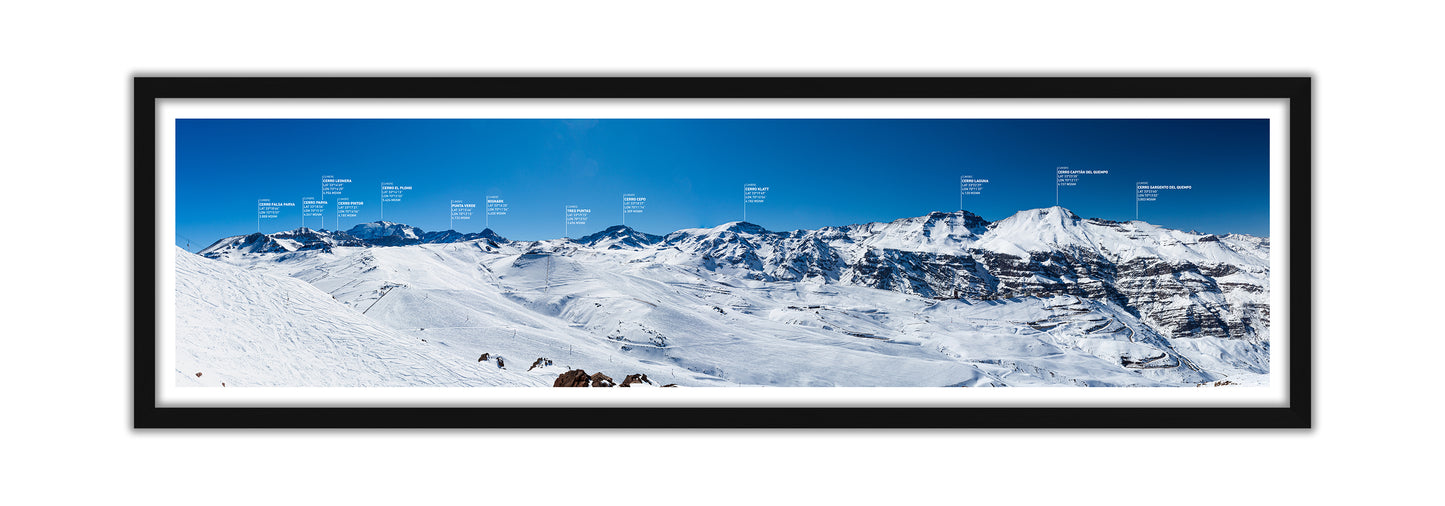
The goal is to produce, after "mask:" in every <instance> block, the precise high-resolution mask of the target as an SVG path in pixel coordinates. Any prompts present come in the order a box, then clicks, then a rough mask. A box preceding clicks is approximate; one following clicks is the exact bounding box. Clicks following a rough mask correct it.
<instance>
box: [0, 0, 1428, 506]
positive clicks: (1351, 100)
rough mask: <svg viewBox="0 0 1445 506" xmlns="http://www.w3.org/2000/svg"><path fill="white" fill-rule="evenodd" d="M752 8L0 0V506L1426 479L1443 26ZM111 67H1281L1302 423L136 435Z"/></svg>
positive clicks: (934, 8)
mask: <svg viewBox="0 0 1445 506" xmlns="http://www.w3.org/2000/svg"><path fill="white" fill-rule="evenodd" d="M514 3H515V4H519V5H520V4H522V2H507V3H506V4H514ZM784 4H785V3H784V2H778V1H772V2H753V1H744V2H729V3H711V4H707V5H692V4H688V6H684V5H683V3H681V2H606V3H604V2H595V3H593V2H568V1H564V2H546V3H542V2H538V3H537V5H535V6H530V7H518V6H511V5H498V6H482V5H481V4H477V5H473V2H429V1H413V2H406V3H399V2H370V1H362V2H298V1H295V0H288V1H256V2H244V3H239V2H224V3H216V2H93V3H85V2H75V3H65V4H61V3H39V2H33V3H24V4H22V3H12V4H7V6H6V7H5V8H3V10H0V12H3V15H0V19H3V20H4V21H3V22H0V25H3V29H0V48H3V50H0V54H3V57H0V68H3V72H4V79H3V80H0V87H3V90H0V91H3V100H4V106H3V108H0V111H3V118H4V121H3V122H0V129H3V131H4V135H3V137H0V139H3V144H0V167H3V168H4V169H5V174H6V179H8V181H9V183H8V184H6V185H5V191H4V193H3V195H5V198H3V199H0V202H3V205H4V217H5V219H6V220H7V222H8V223H7V226H6V227H5V228H6V230H5V232H4V234H3V237H4V246H3V248H0V255H3V259H0V260H3V263H0V265H4V266H5V269H4V270H3V271H0V273H3V274H0V279H3V281H4V286H5V288H6V290H5V292H6V297H5V298H6V304H5V305H4V306H3V307H4V308H5V310H4V318H5V320H6V323H7V325H6V327H7V328H8V329H9V331H8V332H5V333H4V335H3V339H4V341H3V343H4V344H3V346H0V350H3V354H0V357H3V360H0V388H3V395H0V406H3V407H4V408H3V416H0V424H3V431H0V438H3V439H0V441H3V444H0V448H3V449H0V453H3V455H4V457H3V458H0V462H3V463H4V467H5V468H6V470H5V472H3V473H0V494H3V495H4V496H7V497H17V498H21V499H28V500H25V501H19V502H15V503H16V504H25V503H31V502H45V503H56V504H62V503H73V502H74V503H79V502H82V501H83V502H86V503H93V502H102V501H104V502H108V503H109V502H117V501H125V500H128V499H129V500H147V499H149V501H147V502H151V503H155V504H192V505H210V504H257V503H281V504H295V503H303V502H305V503H313V504H337V503H363V504H373V503H393V504H424V503H428V502H433V501H436V500H445V499H453V500H456V501H461V502H465V503H489V502H504V501H505V502H512V503H516V502H523V501H526V502H531V501H536V502H556V501H568V502H573V503H576V504H586V505H591V504H611V503H622V502H628V503H639V504H641V503H664V504H671V503H678V502H688V503H703V504H736V503H743V504H751V503H759V502H762V503H767V502H773V501H772V500H771V499H775V498H781V497H784V496H790V495H798V494H805V495H809V496H813V498H814V500H810V501H809V503H812V502H821V501H823V500H842V501H847V502H855V501H857V502H862V501H867V502H870V503H879V504H893V503H899V502H916V501H919V500H933V501H938V502H945V503H982V502H998V501H1020V502H1026V503H1039V502H1044V501H1050V502H1055V503H1061V504H1079V503H1083V504H1093V503H1113V502H1119V501H1133V500H1150V501H1153V500H1163V501H1169V502H1176V501H1182V502H1185V503H1216V504H1224V503H1228V504H1235V503H1244V504H1286V502H1284V501H1286V500H1288V501H1290V503H1293V502H1294V501H1298V500H1307V501H1310V502H1312V503H1330V504H1336V503H1343V504H1349V503H1361V502H1364V501H1369V502H1370V503H1374V504H1390V503H1397V502H1401V501H1404V500H1406V499H1407V498H1409V497H1412V496H1416V495H1419V494H1424V493H1426V492H1430V490H1429V489H1427V487H1428V486H1430V485H1432V484H1434V482H1435V481H1436V480H1438V477H1437V476H1436V475H1437V474H1438V473H1436V472H1435V471H1438V470H1439V469H1440V467H1439V464H1438V453H1439V450H1441V449H1442V444H1441V437H1440V436H1439V435H1438V431H1436V430H1435V426H1436V425H1437V424H1438V419H1437V418H1435V415H1436V413H1437V412H1438V411H1439V410H1438V409H1435V403H1436V402H1437V401H1438V400H1439V398H1440V395H1439V393H1438V385H1437V382H1436V381H1435V380H1436V379H1437V378H1439V377H1440V375H1439V374H1438V373H1437V371H1436V369H1437V367H1438V363H1439V359H1440V356H1441V351H1442V350H1441V344H1440V343H1441V341H1442V340H1445V336H1442V335H1441V333H1440V331H1439V328H1438V326H1433V325H1430V324H1431V323H1432V322H1433V321H1434V320H1437V319H1438V315H1439V312H1440V309H1438V304H1439V302H1440V297H1438V296H1435V294H1436V293H1437V291H1438V289H1437V288H1436V287H1437V286H1438V282H1437V281H1436V280H1437V278H1439V276H1440V270H1439V269H1440V267H1439V263H1438V262H1437V261H1435V259H1434V257H1435V254H1434V253H1433V252H1432V251H1433V247H1434V246H1435V245H1436V244H1437V243H1438V236H1439V233H1438V231H1437V229H1438V227H1439V225H1440V220H1441V219H1442V218H1445V213H1441V212H1440V209H1441V207H1440V206H1439V205H1438V204H1437V203H1436V200H1438V199H1437V198H1436V197H1435V192H1433V191H1432V190H1433V189H1434V188H1435V187H1439V186H1440V185H1441V182H1442V181H1441V177H1440V175H1439V173H1440V170H1439V169H1440V162H1439V161H1438V158H1436V157H1434V156H1429V155H1433V153H1432V152H1429V151H1433V149H1434V148H1435V147H1436V146H1437V145H1438V140H1437V139H1438V137H1439V134H1440V133H1441V129H1440V127H1439V126H1438V123H1437V122H1438V118H1440V117H1441V115H1442V112H1445V111H1442V107H1441V99H1440V95H1439V94H1440V91H1439V89H1438V88H1439V87H1440V84H1441V82H1440V79H1439V77H1440V70H1439V65H1440V61H1439V56H1438V50H1439V48H1440V47H1442V46H1445V44H1442V40H1441V39H1442V37H1441V36H1440V35H1439V33H1440V32H1439V30H1438V27H1437V26H1436V25H1437V24H1438V17H1437V16H1433V15H1428V14H1427V13H1426V11H1425V10H1423V9H1421V8H1420V7H1418V5H1423V4H1424V3H1412V2H1373V3H1370V4H1368V6H1364V5H1362V6H1359V7H1354V8H1349V9H1347V8H1344V7H1335V6H1325V5H1323V4H1321V3H1315V2H1260V1H1258V0H1251V1H1243V2H1240V1H1221V2H1209V3H1198V2H1188V3H1162V2H1147V1H1140V2H1055V1H1043V2H1017V3H1013V2H989V3H988V4H986V5H983V6H977V7H970V6H962V5H952V4H951V3H946V2H908V1H902V2H899V1H895V2H888V3H886V4H885V3H882V2H811V3H798V4H793V3H787V4H786V5H784ZM134 73H146V74H170V73H181V74H209V73H256V74H314V73H327V74H335V73H341V74H375V73H393V74H394V73H404V74H469V75H470V74H508V75H556V74H619V73H633V74H684V73H685V74H717V73H725V74H797V73H806V74H827V75H833V74H836V75H857V74H868V75H874V74H883V75H914V74H930V75H940V74H950V75H954V74H962V75H994V74H1002V75H1020V74H1024V75H1036V74H1045V75H1055V74H1060V75H1072V74H1089V75H1093V74H1125V75H1134V74H1151V75H1152V74H1180V75H1189V74H1199V73H1210V74H1216V73H1218V74H1245V75H1255V74H1260V75H1264V74H1288V75H1299V74H1308V75H1313V76H1314V77H1315V78H1316V79H1317V82H1316V87H1315V91H1316V103H1317V106H1316V109H1315V111H1316V129H1315V133H1316V138H1315V144H1316V146H1317V147H1316V157H1317V158H1316V165H1315V178H1316V179H1315V180H1316V183H1315V186H1316V193H1315V198H1316V202H1317V204H1316V208H1315V223H1316V229H1315V237H1316V239H1315V246H1316V250H1315V251H1316V256H1315V262H1316V263H1315V269H1316V273H1317V274H1316V276H1315V288H1316V290H1315V292H1316V294H1315V295H1316V298H1315V306H1314V311H1315V314H1316V315H1317V316H1316V319H1315V321H1316V327H1315V336H1314V337H1315V343H1316V344H1315V348H1316V362H1315V364H1316V370H1317V374H1316V392H1317V393H1316V402H1317V406H1318V407H1317V410H1316V419H1317V422H1316V428H1315V429H1314V430H1311V431H1288V432H1269V431H1169V430H1155V431H1125V430H1115V431H1047V432H1039V431H892V432H874V431H811V432H708V431H628V432H607V431H587V432H523V433H518V432H507V431H406V432H367V431H311V432H277V431H227V432H222V431H176V432H136V431H133V430H131V429H129V426H130V423H131V421H130V404H129V403H130V390H129V389H130V381H129V377H130V371H131V368H130V352H129V349H130V339H131V333H130V330H129V326H130V322H131V315H130V310H131V309H130V306H129V301H130V298H131V297H130V286H131V278H130V275H129V273H130V271H131V266H132V264H131V262H132V258H131V256H130V254H129V251H130V247H131V242H130V237H129V231H130V230H131V229H132V226H133V225H132V223H131V222H130V217H129V208H130V206H131V199H130V194H129V192H130V177H131V172H130V171H131V166H130V144H129V143H130V137H129V132H130V127H131V124H130V115H129V114H130V113H129V108H130V101H129V100H130V96H129V92H130V90H129V79H130V76H131V75H132V74H134ZM596 423H601V424H606V421H605V420H601V421H597V422H596ZM1417 456H1418V458H1420V459H1423V460H1417ZM1430 495H1435V494H1433V493H1431V494H1430ZM6 502H10V501H6ZM127 502H129V501H127Z"/></svg>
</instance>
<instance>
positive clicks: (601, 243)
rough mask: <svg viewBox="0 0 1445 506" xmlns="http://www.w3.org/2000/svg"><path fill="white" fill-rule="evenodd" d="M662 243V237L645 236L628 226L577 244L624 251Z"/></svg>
mask: <svg viewBox="0 0 1445 506" xmlns="http://www.w3.org/2000/svg"><path fill="white" fill-rule="evenodd" d="M661 241H662V236H659V235H652V234H645V233H642V232H638V231H637V230H634V229H633V228H632V227H628V226H626V225H616V226H612V227H607V229H605V230H603V231H601V232H598V233H595V234H592V235H588V236H583V237H582V238H580V239H577V242H578V243H580V244H584V245H587V246H591V247H594V248H605V249H623V248H641V247H644V246H649V245H652V244H657V243H658V242H661Z"/></svg>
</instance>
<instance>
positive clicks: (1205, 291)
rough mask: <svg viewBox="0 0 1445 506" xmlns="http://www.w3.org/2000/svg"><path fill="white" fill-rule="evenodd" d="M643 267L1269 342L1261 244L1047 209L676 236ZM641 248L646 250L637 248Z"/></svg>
mask: <svg viewBox="0 0 1445 506" xmlns="http://www.w3.org/2000/svg"><path fill="white" fill-rule="evenodd" d="M662 245H663V246H665V247H666V248H665V249H667V250H668V251H658V252H657V253H656V254H654V255H653V256H652V257H650V259H652V260H655V261H664V262H667V263H673V264H684V265H686V264H692V265H699V266H701V267H703V268H705V269H708V270H726V271H730V272H733V273H738V272H741V273H744V275H745V276H746V277H749V278H752V279H758V280H764V281H815V282H825V283H841V284H848V285H857V286H866V287H870V288H877V289H881V290H890V291H896V292H902V293H908V294H914V295H919V296H924V297H932V298H939V299H950V298H969V299H983V300H989V299H1009V298H1017V297H1048V296H1054V295H1075V296H1079V297H1085V298H1090V299H1099V300H1108V301H1110V302H1113V303H1114V304H1117V305H1119V306H1120V307H1122V308H1124V309H1125V310H1126V311H1128V312H1130V313H1131V314H1133V315H1135V316H1137V317H1139V318H1141V319H1142V320H1143V321H1144V322H1146V323H1147V324H1149V325H1150V326H1152V327H1154V328H1155V330H1157V331H1159V332H1160V333H1161V334H1164V335H1166V336H1169V337H1175V338H1188V337H1200V336H1211V337H1222V338H1230V339H1251V340H1268V336H1269V292H1268V289H1269V288H1268V287H1269V263H1268V259H1269V240H1268V239H1267V238H1257V237H1251V236H1244V235H1230V236H1224V237H1220V236H1215V235H1209V234H1196V233H1190V232H1182V231H1178V230H1170V229H1165V228H1161V227H1157V226H1154V225H1150V224H1148V223H1144V222H1115V221H1108V220H1098V219H1083V218H1080V217H1078V216H1077V215H1074V214H1073V213H1072V212H1069V211H1068V210H1066V209H1063V208H1059V207H1055V208H1047V209H1037V210H1028V211H1021V212H1019V213H1018V214H1016V215H1015V216H1012V217H1010V218H1007V219H1005V220H1000V221H999V222H995V223H989V222H987V221H984V220H983V219H982V218H979V217H978V216H976V215H973V214H971V213H968V212H958V213H932V214H930V215H928V216H923V217H918V218H907V219H903V220H898V221H894V222H891V223H871V224H864V225H852V226H848V227H827V228H823V229H819V230H813V231H803V230H800V231H793V232H769V231H767V230H763V229H762V228H761V227H758V226H757V225H753V224H749V223H732V224H727V225H723V226H720V227H716V228H713V229H692V230H683V231H678V232H675V233H673V234H671V235H669V236H667V239H666V240H665V241H663V243H662ZM643 249H644V250H645V249H647V248H643Z"/></svg>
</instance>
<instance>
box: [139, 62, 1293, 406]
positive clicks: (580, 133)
mask: <svg viewBox="0 0 1445 506" xmlns="http://www.w3.org/2000/svg"><path fill="white" fill-rule="evenodd" d="M1310 86H1311V81H1310V79H1309V78H1308V77H1197V78H1196V77H1167V78H1142V77H1117V78H1113V77H1067V78H1064V77H1030V78H995V77H988V78H967V77H937V78H928V77H922V78H911V77H910V78H901V77H900V78H778V77H770V78H749V77H735V78H730V77H694V78H644V77H637V78H633V77H587V78H459V77H448V78H420V77H393V78H385V77H383V78H351V77H329V78H301V77H287V78H264V77H186V78H182V77H137V78H135V80H134V98H135V130H134V138H135V178H136V181H135V188H136V209H135V216H136V236H137V238H138V239H137V243H136V252H135V258H136V271H137V273H136V279H137V280H138V282H137V287H136V296H135V300H136V320H135V321H136V329H135V413H134V415H135V417H134V423H135V426H136V427H141V428H173V427H181V428H184V427H199V428H208V427H248V428H249V427H278V428H286V427H317V428H329V427H339V428H347V427H357V428H381V427H422V428H427V427H448V428H451V427H505V428H571V427H576V428H591V427H617V428H635V427H708V428H713V427H719V428H744V427H763V428H792V427H802V428H893V427H896V428H924V427H941V428H1034V427H1044V428H1094V427H1101V428H1126V427H1143V428H1212V427H1220V428H1223V427H1255V428H1271V427H1277V428H1306V427H1310V420H1311V418H1310V396H1311V376H1310V352H1309V350H1310V326H1309V325H1310V305H1309V294H1310V261H1309V260H1310V257H1309V254H1310V251H1309V244H1310V241H1309V234H1310V212H1309V211H1310V193H1309V192H1310V155H1311V151H1310V150H1311V140H1310V125H1311V119H1310V109H1311V106H1310V98H1311V93H1310V89H1311V88H1310ZM577 387H583V388H577Z"/></svg>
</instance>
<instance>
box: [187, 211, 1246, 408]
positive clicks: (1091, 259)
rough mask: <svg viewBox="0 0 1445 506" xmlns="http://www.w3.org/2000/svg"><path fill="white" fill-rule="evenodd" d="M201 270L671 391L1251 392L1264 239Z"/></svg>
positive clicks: (356, 255) (1025, 218)
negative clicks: (1043, 388)
mask: <svg viewBox="0 0 1445 506" xmlns="http://www.w3.org/2000/svg"><path fill="white" fill-rule="evenodd" d="M177 255H181V256H186V255H189V254H188V253H184V252H178V253H177ZM200 255H201V256H203V257H207V258H210V259H213V260H219V261H220V262H218V263H225V264H230V265H228V266H225V267H227V268H231V267H239V268H241V269H242V270H243V271H244V272H247V273H250V274H252V275H257V276H279V277H287V278H296V279H300V280H302V281H305V282H307V283H309V284H310V285H311V286H312V287H314V288H316V289H317V290H319V291H320V292H322V293H326V294H329V295H330V296H331V297H333V299H334V301H335V304H336V305H337V306H338V307H339V308H341V309H344V310H346V311H351V312H353V313H356V315H355V316H356V317H357V318H361V319H364V321H369V322H374V323H376V324H379V325H381V326H383V327H385V328H387V329H390V331H391V332H393V334H388V335H389V336H390V337H387V335H381V334H376V333H370V334H368V335H371V336H372V337H373V338H375V339H380V340H390V339H395V338H396V337H395V336H396V335H401V336H407V337H405V338H404V339H417V340H421V339H425V340H426V341H425V342H426V343H428V344H427V345H428V346H433V347H436V348H437V349H438V350H441V351H442V352H444V353H450V356H454V357H456V359H457V360H465V359H466V358H468V357H470V359H471V360H472V361H476V360H477V359H478V357H479V356H481V355H482V354H484V353H487V354H490V356H493V357H494V356H497V355H499V354H500V355H503V356H506V357H507V358H508V362H509V363H511V364H517V365H524V364H522V362H524V361H525V362H526V363H528V364H530V363H533V362H534V361H536V360H535V359H547V360H548V361H551V362H557V363H558V365H556V366H552V367H566V369H562V371H565V370H567V369H574V368H586V369H588V370H589V371H596V370H604V371H607V373H608V375H609V376H612V377H617V378H620V377H621V375H628V374H633V373H644V374H647V375H648V376H649V377H651V378H653V379H660V380H662V381H663V382H666V383H676V384H679V385H682V386H694V385H783V386H815V385H816V386H823V385H846V386H894V385H896V386H950V385H957V386H986V385H993V386H1014V385H1094V386H1171V385H1172V386H1193V385H1196V384H1214V383H1215V382H1221V383H1222V382H1224V381H1228V383H1229V384H1246V385H1258V384H1264V383H1267V381H1268V372H1269V239H1268V238H1259V237H1253V236H1247V235H1224V236H1218V235H1210V234H1198V233H1191V232H1183V231H1179V230H1171V229H1166V228H1162V227H1158V226H1155V225H1151V224H1148V223H1145V222H1140V221H1131V222H1114V221H1107V220H1099V219H1084V218H1080V217H1079V216H1077V215H1075V214H1074V213H1072V212H1070V211H1068V210H1067V209H1064V208H1062V207H1051V208H1044V209H1033V210H1025V211H1020V212H1018V213H1016V214H1015V215H1013V216H1010V217H1008V218H1005V219H1003V220H999V221H997V222H988V221H987V220H984V219H982V218H980V217H979V216H976V215H974V214H972V213H969V212H967V211H959V212H954V213H938V212H935V213H931V214H929V215H926V216H920V217H914V218H905V219H900V220H896V221H892V222H888V223H867V224H858V225H848V226H842V227H824V228H821V229H817V230H795V231H785V232H775V231H768V230H766V229H764V228H763V227H761V226H758V225H755V224H751V223H746V222H733V223H727V224H723V225H720V226H717V227H713V228H701V229H684V230H679V231H676V232H673V233H670V234H667V235H661V236H659V235H652V234H645V233H642V232H639V231H637V230H633V229H631V228H628V227H625V226H615V227H610V228H607V229H605V230H603V231H600V232H597V233H595V234H591V235H587V236H584V237H581V238H577V239H565V238H564V239H553V240H544V241H508V240H507V239H505V238H502V237H500V236H498V235H497V234H495V233H494V232H492V231H491V230H485V231H483V232H481V233H475V234H461V233H457V232H455V231H446V232H425V231H423V230H421V229H417V228H415V227H410V226H407V225H402V224H397V223H389V222H376V223H369V224H363V225H358V226H357V227H354V228H352V229H351V230H349V231H346V232H327V231H315V230H310V229H304V228H303V229H298V230H294V231H288V232H282V233H276V234H251V235H246V236H235V237H228V238H225V239H222V240H220V241H217V242H216V243H215V244H213V245H211V246H210V247H207V248H205V249H203V250H202V251H201V252H200ZM198 260H199V259H198ZM185 275H186V274H185V273H183V272H178V277H184V276H185ZM197 275H201V274H197ZM235 277H236V276H220V277H216V279H215V280H212V281H214V282H217V283H223V284H229V282H226V281H224V280H226V279H233V278H235ZM197 283H200V284H201V285H204V284H205V283H207V282H201V281H197ZM199 286H200V285H197V289H201V288H199ZM183 292H184V290H183V289H182V288H178V297H179V298H181V299H186V298H187V297H194V296H199V294H186V293H183ZM191 317H192V316H191V315H188V314H186V313H184V312H182V314H180V315H179V318H180V319H181V320H182V321H186V320H187V319H188V318H191ZM182 328H183V329H184V328H185V326H182ZM183 332H184V331H183ZM275 338H278V339H279V338H282V336H276V337H275ZM292 338H294V337H292ZM257 339H261V337H257ZM185 342H186V341H184V340H183V341H182V343H183V344H184V343H185ZM182 356H185V354H182ZM196 367H200V365H197V366H196ZM531 373H532V374H535V373H536V371H531ZM177 374H179V375H181V376H182V377H187V374H189V373H188V372H186V371H181V370H178V371H177ZM553 374H554V376H555V371H553ZM262 376H264V374H263V375H262ZM1226 378H1227V379H1226ZM195 379H196V378H195V377H187V379H186V380H185V382H186V384H190V383H194V381H193V380H195ZM262 379H264V378H249V379H248V378H241V377H236V378H232V381H235V383H232V384H236V385H240V384H247V383H248V382H250V383H256V382H257V381H260V380H262ZM516 379H517V381H515V382H513V383H511V384H517V385H528V384H535V382H536V381H535V380H536V378H535V377H532V376H519V377H518V378H516ZM451 380H452V379H450V378H449V379H448V381H451ZM217 381H219V380H217ZM260 383H265V381H260ZM439 383H445V382H440V381H429V382H419V383H417V384H439ZM474 383H476V384H488V385H490V384H497V383H498V382H497V381H493V380H488V381H474ZM501 383H507V382H506V381H502V382H501ZM268 384H269V383H268Z"/></svg>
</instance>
